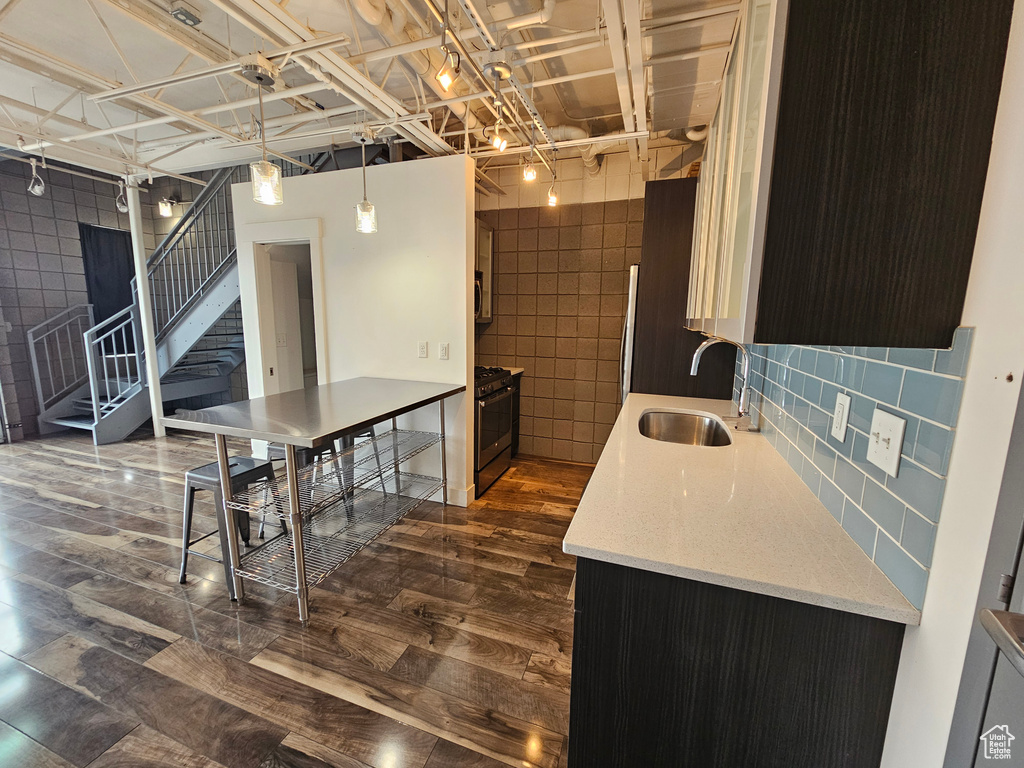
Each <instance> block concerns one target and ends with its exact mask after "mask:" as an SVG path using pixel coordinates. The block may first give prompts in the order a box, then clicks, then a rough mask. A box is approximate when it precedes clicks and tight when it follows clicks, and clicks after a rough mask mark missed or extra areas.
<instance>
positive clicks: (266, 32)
mask: <svg viewBox="0 0 1024 768" xmlns="http://www.w3.org/2000/svg"><path fill="white" fill-rule="evenodd" d="M209 1H210V2H211V3H212V4H213V5H215V6H216V7H217V8H220V9H221V10H222V11H224V12H225V13H228V14H229V15H231V16H232V17H233V18H235V19H237V20H238V21H240V22H241V23H243V24H244V25H246V26H247V27H249V29H251V30H253V31H254V32H256V33H257V34H260V35H263V36H265V37H266V38H267V39H269V40H271V41H274V42H275V44H290V43H297V42H301V41H302V40H313V39H315V37H316V36H315V34H314V33H313V31H312V30H310V29H309V28H308V27H307V26H306V25H304V24H303V23H302V22H300V21H299V20H298V19H297V18H295V17H294V16H292V15H291V13H289V12H288V11H287V10H286V9H285V8H284V7H282V6H281V5H280V4H278V3H277V2H274V0H245V2H244V3H243V2H242V1H241V0H209ZM306 58H309V59H311V60H312V62H311V63H312V65H313V68H314V69H319V70H321V71H322V74H323V75H324V76H325V77H326V78H327V79H328V80H330V82H329V83H327V84H328V85H329V86H330V87H331V88H332V89H333V90H335V91H337V92H338V93H340V94H342V95H343V96H344V97H345V98H347V99H348V100H349V101H352V102H353V103H355V104H358V105H360V106H361V107H362V108H363V109H366V110H367V111H368V112H369V113H371V114H373V115H374V116H375V117H377V118H381V119H390V118H392V117H403V116H406V115H408V114H410V110H409V109H407V108H406V107H405V105H404V104H402V103H401V102H400V101H398V100H397V99H396V98H394V97H393V96H391V95H390V94H388V93H387V92H386V91H384V90H383V89H382V88H380V86H378V85H377V84H376V83H374V82H372V81H371V80H370V79H369V78H367V77H366V76H365V75H363V74H362V73H361V72H359V71H358V70H357V69H356V68H355V67H354V66H353V65H352V64H350V63H349V62H348V61H346V60H345V59H344V58H343V57H341V56H339V55H338V54H337V53H335V52H334V51H331V50H324V51H316V52H314V53H310V54H305V55H303V56H300V57H298V60H299V62H300V63H302V62H303V61H304V59H306ZM307 71H308V70H307ZM314 76H316V75H314ZM399 130H400V131H401V133H402V135H403V136H405V137H406V138H408V139H409V140H410V141H412V142H413V143H415V144H416V145H417V146H419V147H420V148H421V149H423V150H424V151H425V152H428V153H430V154H451V153H452V152H454V150H453V149H452V147H451V146H449V145H448V144H447V143H446V142H445V141H444V140H443V139H441V138H440V137H438V136H437V135H436V134H435V133H434V132H433V131H431V130H430V129H429V128H428V127H427V126H425V125H422V124H420V123H415V122H410V123H404V124H402V125H401V126H399Z"/></svg>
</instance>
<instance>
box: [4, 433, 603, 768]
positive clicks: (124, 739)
mask: <svg viewBox="0 0 1024 768" xmlns="http://www.w3.org/2000/svg"><path fill="white" fill-rule="evenodd" d="M232 447H233V452H234V453H237V454H243V453H245V454H247V450H246V448H247V446H246V444H243V443H238V444H236V445H234V446H232ZM212 458H213V446H212V440H210V439H203V438H199V437H195V436H192V435H186V434H181V433H178V434H173V435H171V436H170V437H168V438H167V439H165V440H160V441H158V440H154V439H152V438H149V439H146V438H140V439H135V440H132V441H130V442H126V443H122V444H118V445H112V446H102V447H99V448H96V447H94V446H93V445H92V444H91V443H90V442H89V441H88V440H87V439H85V438H84V437H79V436H77V435H73V436H68V437H57V438H51V439H47V440H43V441H34V442H24V443H16V444H14V445H5V446H0V755H2V760H0V762H3V764H4V765H11V766H15V765H17V766H19V768H28V767H29V766H45V767H46V768H67V766H78V768H85V767H86V766H88V767H89V768H115V767H117V768H129V767H130V768H158V767H162V766H191V767H193V768H217V767H218V766H224V767H225V768H314V767H316V766H320V767H322V766H338V767H339V768H365V767H366V766H373V767H374V768H449V767H455V766H457V767H458V768H494V767H495V766H499V765H504V764H508V765H515V766H542V767H543V768H558V767H559V766H564V765H566V760H567V755H566V748H567V738H566V735H567V732H568V720H569V670H570V659H571V654H572V627H573V624H572V622H573V605H572V602H571V598H572V595H571V593H570V590H571V589H572V588H573V585H574V582H573V577H574V575H575V558H573V557H570V556H568V555H565V554H563V553H562V551H561V539H562V536H563V534H564V533H565V530H566V528H567V527H568V524H569V521H570V520H571V519H572V515H573V512H574V510H575V505H576V503H577V502H578V501H579V498H580V495H581V493H582V490H583V487H584V485H585V484H586V482H587V480H588V479H589V476H590V471H591V468H590V467H586V466H579V465H571V464H562V463H555V462H545V461H539V460H529V459H524V460H519V461H516V462H514V463H513V467H512V469H511V470H510V471H509V472H508V473H507V474H506V475H505V477H503V478H502V479H501V480H499V481H498V482H497V483H496V484H495V485H494V486H492V488H491V489H490V490H489V491H488V493H487V494H486V496H485V497H484V499H482V500H480V501H477V502H476V503H474V504H473V505H472V506H471V507H469V508H468V509H462V508H458V507H448V508H447V509H446V508H444V507H442V506H441V505H440V504H434V503H426V504H424V505H422V506H421V507H419V508H418V509H417V510H415V511H414V512H413V513H412V514H411V515H410V516H409V517H407V518H406V519H405V520H403V521H401V522H400V523H399V524H398V525H396V526H395V527H394V528H392V529H391V530H390V531H388V532H387V533H386V534H385V535H384V536H382V537H381V538H380V539H378V540H377V541H376V542H375V543H374V544H372V545H370V546H369V547H368V548H367V549H365V550H364V551H362V552H361V553H359V554H358V555H357V556H356V557H354V558H353V559H352V560H351V561H349V562H348V563H347V564H346V565H344V566H343V567H342V568H341V569H340V570H339V571H337V572H336V573H335V574H334V575H333V576H332V577H331V578H330V579H328V580H327V581H326V582H324V583H323V584H322V585H321V586H320V587H319V588H317V589H315V590H313V592H312V600H311V620H310V623H309V626H308V627H307V628H305V629H304V628H302V627H301V626H300V625H299V623H298V620H297V618H296V609H295V605H294V599H293V598H291V597H290V596H288V595H283V594H282V593H279V592H275V591H273V590H271V589H269V588H263V587H260V586H259V585H256V584H253V583H252V582H246V590H247V598H246V600H245V601H244V602H242V603H240V604H234V603H231V602H230V601H229V600H228V598H227V594H226V590H225V587H224V583H223V572H222V571H221V569H220V566H219V565H217V564H216V563H212V562H210V561H206V560H202V559H200V558H191V559H190V562H189V579H188V583H187V584H185V585H179V584H178V573H177V572H178V564H179V562H180V556H181V550H180V536H181V504H182V494H183V487H184V486H183V479H184V472H185V470H187V469H190V468H192V467H195V466H198V465H200V464H205V463H207V462H209V461H210V460H211V459H212ZM200 498H201V499H202V500H201V501H200V502H199V504H198V506H197V510H196V519H195V523H194V529H193V530H194V534H198V533H201V532H206V531H210V530H213V528H214V527H215V522H214V515H213V508H212V502H211V501H210V499H209V495H206V497H205V498H203V496H202V495H201V496H200ZM204 544H205V545H207V546H208V547H209V548H212V549H216V537H211V538H210V539H208V540H207V541H206V542H204Z"/></svg>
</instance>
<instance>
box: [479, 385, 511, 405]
mask: <svg viewBox="0 0 1024 768" xmlns="http://www.w3.org/2000/svg"><path fill="white" fill-rule="evenodd" d="M507 397H512V387H506V388H505V389H503V390H502V391H501V392H497V393H495V394H491V395H488V396H487V397H485V398H484V399H483V400H480V401H479V403H480V407H481V408H486V407H487V406H489V405H494V404H495V403H499V402H501V401H502V400H504V399H505V398H507Z"/></svg>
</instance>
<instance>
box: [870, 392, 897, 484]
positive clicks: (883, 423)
mask: <svg viewBox="0 0 1024 768" xmlns="http://www.w3.org/2000/svg"><path fill="white" fill-rule="evenodd" d="M906 430H907V422H906V420H905V419H901V418H900V417H899V416H894V415H893V414H891V413H887V412H886V411H883V410H882V409H881V408H875V413H874V415H873V416H872V417H871V433H870V434H869V435H868V456H867V458H868V461H870V462H871V463H872V464H874V465H875V466H876V467H878V468H879V469H881V470H883V471H884V472H885V473H886V474H887V475H891V476H892V477H896V473H897V472H898V471H899V467H900V452H901V451H902V450H903V434H904V433H905V432H906Z"/></svg>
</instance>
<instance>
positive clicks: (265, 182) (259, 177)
mask: <svg viewBox="0 0 1024 768" xmlns="http://www.w3.org/2000/svg"><path fill="white" fill-rule="evenodd" d="M249 170H250V172H251V173H252V199H253V200H255V201H256V202H257V203H262V204H263V205H281V204H282V203H284V192H283V190H282V189H281V169H280V168H279V167H278V166H276V165H274V164H273V163H271V162H268V161H266V160H261V161H260V162H257V163H252V164H251V165H250V166H249Z"/></svg>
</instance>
